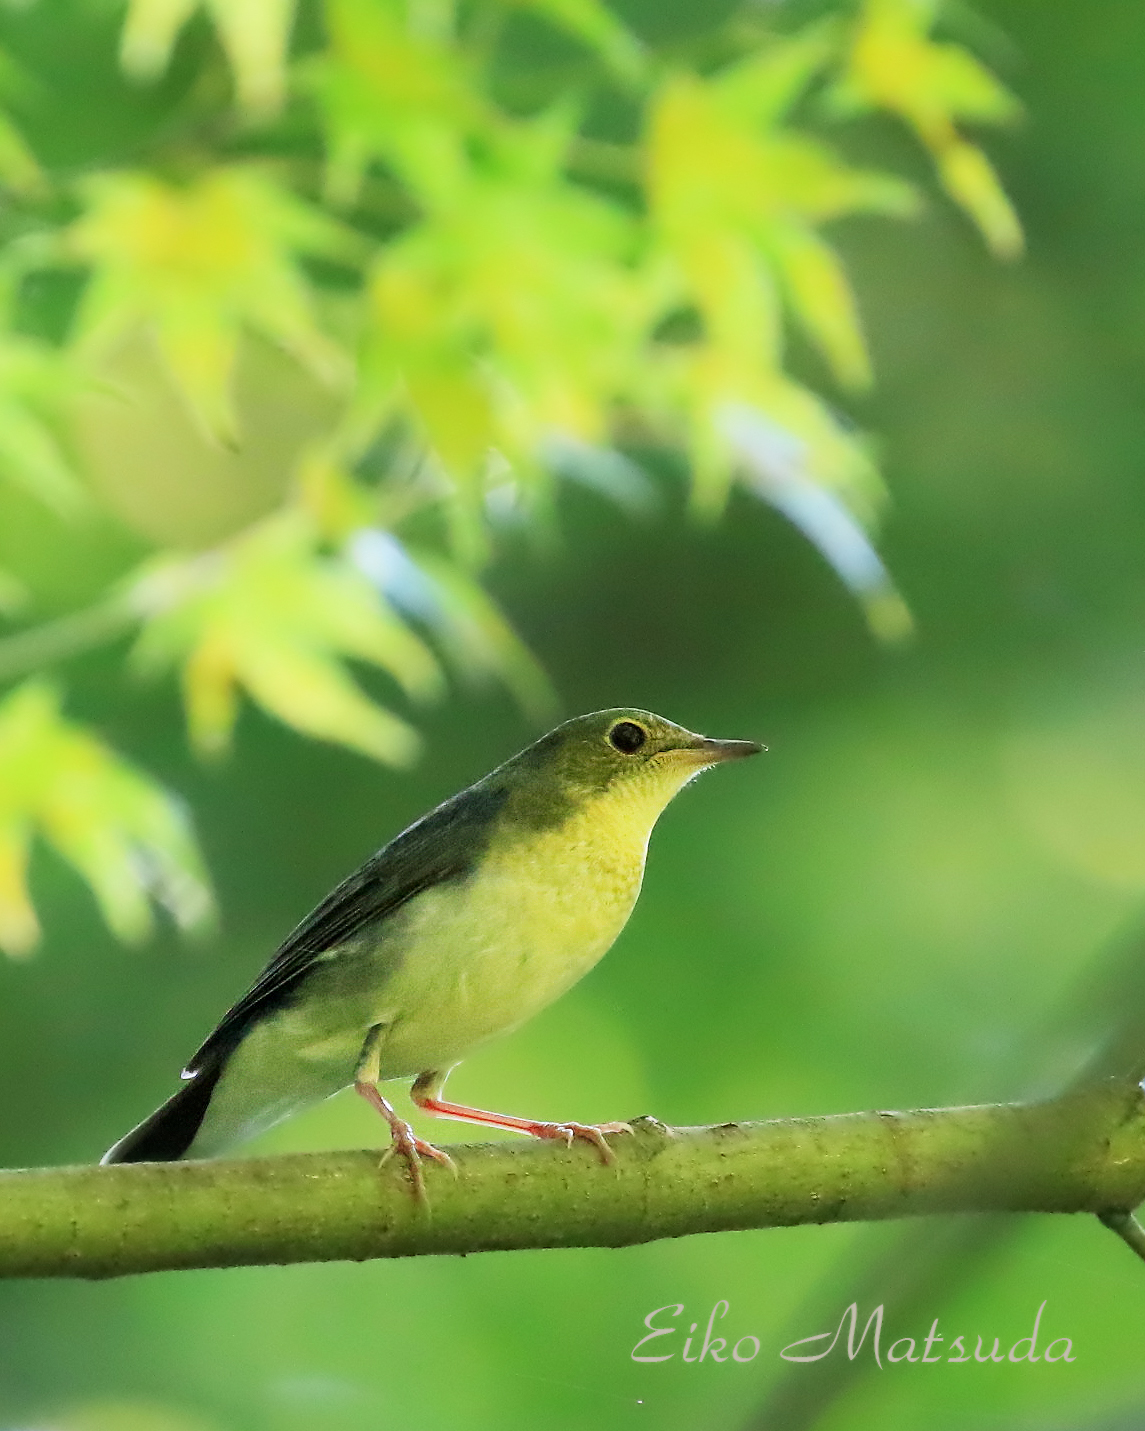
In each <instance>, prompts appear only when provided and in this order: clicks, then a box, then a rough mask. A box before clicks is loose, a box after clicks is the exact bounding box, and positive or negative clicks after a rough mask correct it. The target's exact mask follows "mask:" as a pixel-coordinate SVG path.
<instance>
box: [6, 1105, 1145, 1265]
mask: <svg viewBox="0 0 1145 1431" xmlns="http://www.w3.org/2000/svg"><path fill="white" fill-rule="evenodd" d="M612 1141H613V1143H614V1144H615V1146H616V1158H615V1161H614V1162H613V1163H612V1164H610V1165H608V1166H602V1165H601V1163H600V1162H599V1161H598V1159H597V1158H596V1156H595V1154H594V1152H593V1150H592V1149H590V1148H586V1147H584V1146H583V1145H578V1146H575V1147H573V1148H569V1149H565V1148H561V1147H554V1146H552V1145H544V1146H541V1145H537V1144H509V1143H495V1144H483V1145H480V1146H472V1145H470V1146H460V1147H454V1148H451V1150H450V1151H451V1153H452V1155H453V1157H454V1159H455V1160H456V1163H457V1166H458V1176H457V1177H456V1178H454V1177H452V1176H451V1175H450V1173H449V1172H448V1170H446V1169H443V1168H439V1167H436V1166H429V1167H427V1168H426V1184H427V1188H428V1191H429V1198H430V1204H431V1211H430V1212H429V1213H427V1212H426V1211H425V1210H424V1209H423V1208H421V1207H420V1206H419V1205H418V1204H417V1203H416V1202H415V1200H414V1198H413V1197H412V1195H411V1191H410V1187H409V1183H408V1181H407V1178H406V1174H405V1171H404V1169H402V1168H401V1167H400V1165H399V1164H398V1161H397V1160H396V1159H389V1160H388V1161H386V1162H384V1163H380V1162H379V1155H378V1153H377V1152H376V1151H372V1152H371V1151H365V1152H347V1153H310V1154H299V1155H293V1156H285V1157H273V1158H253V1159H246V1160H242V1161H214V1162H189V1163H152V1164H134V1165H132V1164H128V1165H122V1166H111V1167H106V1168H104V1167H80V1168H37V1169H27V1170H18V1171H11V1172H4V1173H0V1275H3V1276H9V1277H114V1276H120V1275H123V1274H126V1273H133V1272H153V1271H159V1270H163V1269H170V1268H180V1267H233V1266H241V1265H258V1264H265V1263H289V1262H315V1261H333V1260H337V1259H344V1258H349V1259H354V1260H363V1259H365V1258H372V1257H412V1256H420V1255H425V1254H431V1253H432V1254H442V1253H466V1252H485V1251H492V1250H498V1249H502V1250H503V1249H510V1248H524V1247H620V1246H626V1245H629V1244H632V1243H638V1242H650V1241H653V1240H654V1239H656V1238H660V1237H681V1236H685V1235H687V1234H690V1233H696V1232H719V1231H725V1230H729V1229H733V1228H749V1227H790V1226H794V1225H798V1224H802V1223H825V1222H853V1221H860V1220H867V1219H878V1218H893V1217H909V1216H917V1215H919V1214H926V1213H941V1212H987V1211H1006V1212H1090V1213H1098V1214H1106V1215H1107V1220H1108V1215H1109V1214H1111V1213H1112V1214H1114V1220H1117V1219H1116V1214H1118V1213H1121V1214H1124V1213H1127V1212H1128V1210H1129V1209H1130V1208H1132V1207H1135V1206H1136V1205H1137V1204H1138V1203H1139V1202H1140V1201H1142V1199H1143V1198H1145V1096H1143V1094H1142V1090H1141V1088H1140V1087H1139V1086H1138V1085H1137V1084H1135V1083H1129V1084H1127V1083H1126V1082H1125V1081H1124V1080H1115V1081H1110V1082H1107V1083H1103V1084H1100V1085H1096V1086H1093V1087H1090V1088H1086V1089H1082V1090H1079V1091H1074V1092H1071V1093H1068V1094H1065V1095H1063V1096H1062V1097H1060V1098H1056V1099H1053V1100H1051V1101H1048V1102H1043V1103H1028V1104H985V1105H982V1106H977V1107H967V1108H939V1109H922V1110H918V1111H914V1112H909V1113H886V1112H875V1113H849V1114H843V1115H837V1116H831V1117H825V1118H790V1119H780V1120H777V1121H775V1122H767V1123H740V1124H723V1125H718V1126H716V1127H710V1128H679V1129H668V1128H666V1127H665V1126H664V1125H663V1124H661V1123H658V1122H656V1120H655V1119H652V1118H641V1119H638V1120H637V1121H636V1124H635V1133H634V1136H633V1137H631V1138H629V1137H627V1136H623V1135H622V1136H620V1137H617V1138H614V1139H613V1140H612Z"/></svg>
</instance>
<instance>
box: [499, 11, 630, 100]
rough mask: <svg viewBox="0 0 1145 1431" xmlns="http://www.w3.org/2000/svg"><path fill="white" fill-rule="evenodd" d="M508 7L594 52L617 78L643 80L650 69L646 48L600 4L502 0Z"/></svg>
mask: <svg viewBox="0 0 1145 1431" xmlns="http://www.w3.org/2000/svg"><path fill="white" fill-rule="evenodd" d="M501 3H502V4H505V5H506V7H507V8H508V6H510V5H512V6H513V8H516V9H521V10H531V11H533V13H534V14H537V15H543V16H544V17H545V19H546V20H549V21H551V22H552V24H554V25H556V26H557V27H558V28H559V29H562V30H567V31H568V33H569V34H570V35H575V36H576V37H577V39H578V40H583V41H584V43H585V44H586V45H588V46H590V47H591V48H592V49H594V50H595V51H596V52H597V54H598V55H600V57H601V59H602V60H604V62H605V64H607V65H608V66H609V67H610V68H611V69H612V70H613V72H614V73H615V74H617V75H619V76H620V78H621V79H623V80H627V81H629V82H634V81H637V80H640V79H642V78H643V77H644V75H645V73H646V72H647V68H648V58H647V55H646V52H645V50H644V46H643V45H642V44H641V43H640V41H639V40H638V39H637V38H636V36H635V35H634V34H633V33H632V31H631V30H629V29H628V28H627V26H625V25H622V24H621V22H620V21H619V20H618V19H617V18H616V16H615V15H614V14H612V12H611V11H610V10H609V8H608V7H607V5H603V4H601V3H600V0H501Z"/></svg>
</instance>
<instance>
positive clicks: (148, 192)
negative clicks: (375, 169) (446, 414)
mask: <svg viewBox="0 0 1145 1431" xmlns="http://www.w3.org/2000/svg"><path fill="white" fill-rule="evenodd" d="M83 188H84V193H85V196H86V199H87V212H86V213H85V214H84V216H83V217H82V218H81V219H79V220H78V221H77V222H76V223H75V224H74V225H73V226H72V228H71V229H70V231H69V234H68V239H69V243H70V249H71V252H72V253H73V254H74V255H75V256H76V257H78V258H80V259H82V260H84V261H86V262H88V263H90V264H91V265H92V268H93V274H92V278H91V281H90V283H89V285H88V288H87V290H86V292H85V293H84V296H83V300H82V303H81V305H80V310H79V315H78V319H77V323H76V333H75V338H76V342H77V344H78V345H79V347H80V349H81V350H84V351H87V352H88V353H90V354H95V353H99V352H103V351H106V350H107V349H108V348H109V347H110V346H112V345H114V344H115V343H117V342H119V341H122V340H123V338H124V337H125V336H126V335H128V334H129V333H131V332H132V331H133V330H134V329H136V328H137V327H138V326H139V325H141V324H145V325H149V326H151V327H153V328H154V330H155V334H156V338H157V341H158V343H159V347H160V350H161V352H162V354H163V356H164V358H165V359H166V361H167V363H168V364H169V365H170V368H171V371H172V373H173V374H174V376H175V378H176V380H177V381H178V383H179V386H180V388H181V390H182V391H183V393H184V395H185V397H186V399H187V401H188V403H189V405H190V407H191V409H192V411H193V412H194V414H195V416H196V417H197V418H198V419H199V421H200V422H201V423H202V425H203V427H204V429H205V431H207V432H208V433H210V434H213V435H214V436H215V437H216V438H221V439H224V440H226V441H231V442H233V441H235V440H237V436H238V434H237V431H236V423H235V415H234V407H233V396H232V392H231V380H232V374H233V369H234V363H235V356H236V351H237V347H238V341H239V336H240V333H241V332H242V330H243V328H244V327H245V328H249V329H251V330H253V331H254V332H257V333H260V334H261V335H262V336H264V337H266V338H269V339H270V340H271V341H272V342H274V343H277V344H278V345H279V346H280V347H282V348H284V349H285V350H286V351H287V352H289V353H291V354H292V355H293V356H294V357H295V358H296V359H297V360H298V361H299V362H300V363H302V364H303V365H304V366H305V367H307V368H308V369H309V370H310V371H311V372H312V373H314V375H315V376H316V377H318V378H319V379H321V380H322V381H323V382H326V383H331V384H336V383H339V382H341V381H343V380H344V379H345V378H346V377H347V375H348V364H347V360H346V358H345V356H344V354H343V353H342V352H341V350H340V349H339V348H338V347H337V346H336V345H335V344H334V342H333V341H332V340H331V339H330V338H328V337H326V335H325V334H323V333H322V332H321V331H320V330H319V328H318V327H317V324H316V321H315V316H314V305H313V301H312V297H311V293H310V290H309V287H308V285H307V283H306V280H305V279H304V277H303V275H302V273H301V271H300V270H299V268H298V266H297V264H296V262H295V261H294V254H295V253H296V252H299V251H302V252H308V253H321V254H325V255H328V256H335V257H339V258H346V257H347V255H348V254H349V253H351V252H352V250H353V242H352V240H351V239H350V237H349V236H348V235H347V233H346V232H345V231H344V230H343V229H341V228H340V227H339V225H337V224H336V223H335V222H334V221H333V220H331V219H329V218H327V217H325V216H324V215H323V214H321V213H319V212H318V211H317V210H314V209H311V208H309V207H308V206H306V205H305V204H303V203H302V202H301V201H300V200H298V199H296V198H294V197H293V196H292V195H291V194H289V193H288V192H287V191H286V190H285V189H282V188H281V187H279V186H278V185H277V184H276V183H275V182H274V181H273V180H272V179H271V178H270V177H269V176H268V175H266V174H265V173H263V172H261V171H259V170H257V169H255V168H252V167H229V168H218V169H213V170H209V171H208V172H206V173H204V174H201V175H200V176H198V177H197V178H196V179H194V180H193V181H192V182H190V183H188V184H187V185H185V186H181V187H177V186H175V185H173V184H168V183H164V182H162V181H161V180H159V179H155V178H152V177H151V176H149V175H146V174H140V173H130V172H121V173H104V174H99V175H96V176H94V177H92V178H90V179H88V180H87V181H85V184H84V186H83Z"/></svg>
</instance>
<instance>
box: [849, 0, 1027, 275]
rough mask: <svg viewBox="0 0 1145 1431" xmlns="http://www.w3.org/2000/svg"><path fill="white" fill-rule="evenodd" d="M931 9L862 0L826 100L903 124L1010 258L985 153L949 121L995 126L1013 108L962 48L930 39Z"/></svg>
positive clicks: (1004, 217)
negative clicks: (842, 67) (871, 111)
mask: <svg viewBox="0 0 1145 1431" xmlns="http://www.w3.org/2000/svg"><path fill="white" fill-rule="evenodd" d="M935 10H936V7H935V6H933V5H920V4H918V3H916V0H864V3H863V5H862V9H861V11H860V15H859V20H858V23H857V25H856V26H855V30H854V34H853V37H852V43H851V50H850V55H849V57H848V61H847V65H846V68H845V70H844V73H843V75H842V77H841V78H840V80H839V82H838V84H837V85H836V87H835V89H834V91H833V95H832V98H833V101H834V103H835V106H836V108H837V109H839V110H840V111H841V112H844V113H846V112H849V111H855V110H861V109H885V110H887V111H889V112H890V113H892V114H897V115H898V116H899V117H900V118H901V119H903V120H904V121H905V122H906V123H907V124H909V125H910V126H911V128H912V129H913V130H914V131H915V133H916V134H917V135H918V137H919V139H920V140H921V141H922V143H923V144H925V145H926V147H927V148H928V149H929V150H930V152H931V154H932V156H933V157H934V160H935V163H936V166H937V169H938V175H939V178H940V180H941V181H942V184H943V187H944V188H945V189H946V191H947V193H948V194H950V196H951V198H953V199H954V200H955V202H956V203H958V204H959V205H960V206H961V207H962V208H963V209H964V210H965V211H966V212H967V213H968V214H969V215H970V217H971V218H972V219H973V220H974V222H975V224H976V225H977V226H978V228H979V230H980V231H981V233H982V235H983V237H984V238H985V240H986V242H987V243H988V244H989V246H990V248H991V250H992V251H993V252H994V253H995V254H997V255H998V257H999V258H1016V257H1018V255H1019V254H1020V253H1021V252H1022V247H1023V240H1022V230H1021V225H1020V224H1019V222H1018V218H1017V215H1016V214H1015V213H1014V210H1013V207H1012V205H1011V204H1010V201H1009V199H1007V197H1006V194H1005V192H1004V190H1003V189H1002V186H1001V184H1000V183H999V182H998V178H997V175H996V174H995V173H994V170H993V168H992V167H991V165H990V163H989V161H988V160H987V158H986V156H985V155H984V154H983V153H982V152H981V150H979V149H978V148H977V147H976V146H974V145H972V144H970V143H969V142H968V141H967V140H966V139H965V138H963V136H962V135H961V134H960V133H959V132H958V128H957V126H956V124H955V121H956V120H959V119H964V120H970V121H972V122H975V123H979V124H1001V123H1005V122H1007V121H1009V120H1011V119H1013V118H1015V117H1016V116H1017V114H1018V113H1019V105H1018V102H1017V100H1016V99H1015V98H1014V97H1013V95H1011V94H1010V93H1009V91H1008V90H1007V89H1006V88H1005V87H1004V86H1003V85H1002V84H1000V83H999V82H998V80H997V79H995V78H994V76H993V75H992V74H991V73H990V71H989V70H987V69H986V67H985V66H984V65H982V64H981V63H980V62H979V61H978V60H976V59H975V58H974V56H973V55H972V54H970V52H969V51H968V50H965V49H963V48H962V47H961V46H960V45H951V44H938V43H936V42H935V41H934V40H932V39H931V38H930V30H931V28H932V27H933V24H934V19H935Z"/></svg>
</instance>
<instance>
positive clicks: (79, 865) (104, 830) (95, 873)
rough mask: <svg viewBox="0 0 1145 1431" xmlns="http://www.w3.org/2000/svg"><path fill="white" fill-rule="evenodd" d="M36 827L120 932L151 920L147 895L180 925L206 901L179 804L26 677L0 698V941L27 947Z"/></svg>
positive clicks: (23, 950) (33, 924) (129, 935)
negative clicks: (29, 869)
mask: <svg viewBox="0 0 1145 1431" xmlns="http://www.w3.org/2000/svg"><path fill="white" fill-rule="evenodd" d="M37 834H39V835H40V836H42V837H43V838H44V839H46V840H47V841H48V842H49V843H50V844H51V845H52V846H54V848H55V849H56V850H57V851H58V852H59V853H60V854H61V855H62V856H63V857H64V859H66V860H67V861H68V862H69V863H70V864H72V865H73V866H74V867H75V868H76V869H77V870H78V871H79V873H80V874H81V875H82V876H83V878H84V879H85V881H86V882H87V884H88V885H89V886H90V888H91V891H92V893H93V894H94V896H95V898H96V901H97V903H98V904H99V907H100V909H101V911H102V912H103V916H104V918H105V919H106V921H107V923H108V924H109V926H110V927H111V928H112V930H113V931H114V932H115V933H116V934H117V935H118V936H119V938H121V939H123V940H126V941H129V942H134V941H137V940H139V939H142V938H143V937H145V936H146V935H147V934H148V933H149V932H150V930H151V928H152V922H153V921H152V914H151V902H152V901H155V902H157V903H159V904H162V905H163V906H164V907H165V908H166V909H167V910H168V911H169V912H170V913H171V915H172V917H173V918H174V919H175V920H176V922H177V923H178V924H179V925H180V926H182V927H183V928H191V927H194V926H196V925H199V924H202V923H203V922H205V921H207V920H209V919H210V918H211V916H212V912H213V900H212V896H211V892H210V887H209V885H208V883H207V878H206V875H205V873H204V871H203V867H202V862H201V860H200V857H199V853H198V850H197V847H196V845H195V841H194V837H193V835H192V833H191V830H190V827H189V824H188V822H187V818H186V814H185V812H184V809H183V807H182V805H181V804H180V803H179V802H178V801H177V800H175V799H174V797H172V796H171V795H170V794H169V793H168V792H166V791H165V790H163V789H162V787H161V786H159V785H157V784H156V783H155V782H154V781H152V780H151V779H150V778H149V777H147V776H145V775H144V774H143V773H142V772H141V771H139V770H137V769H136V768H135V767H134V766H132V765H130V764H128V763H127V762H126V761H124V760H123V759H122V758H121V757H120V756H118V755H116V754H115V753H114V752H112V751H111V750H110V749H109V748H108V747H107V746H106V745H104V744H103V743H102V742H101V741H100V740H98V739H97V738H96V737H95V736H93V735H91V734H90V733H89V732H88V731H86V730H84V729H83V728H82V727H80V726H77V725H74V724H72V723H71V722H69V721H67V720H65V719H64V717H63V716H62V714H61V713H60V701H59V696H58V694H57V692H56V691H55V690H54V689H53V688H52V687H51V686H48V685H45V684H43V683H41V682H38V681H32V682H29V683H27V684H26V685H23V686H21V687H19V688H18V689H16V690H15V691H13V692H12V693H11V694H10V695H8V696H7V697H6V698H5V699H4V700H3V702H0V948H3V949H5V950H6V951H7V952H8V953H9V954H12V955H17V956H18V955H25V954H29V953H30V952H31V951H32V949H33V948H34V946H35V944H36V943H37V942H38V939H39V932H40V931H39V923H38V921H37V919H36V914H35V911H34V910H33V908H32V904H31V900H30V898H29V895H28V887H27V862H28V854H29V849H30V846H31V843H32V840H33V838H34V836H35V835H37Z"/></svg>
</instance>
